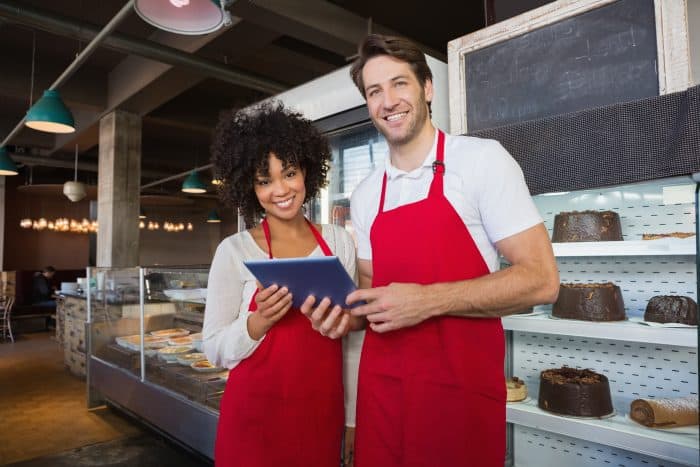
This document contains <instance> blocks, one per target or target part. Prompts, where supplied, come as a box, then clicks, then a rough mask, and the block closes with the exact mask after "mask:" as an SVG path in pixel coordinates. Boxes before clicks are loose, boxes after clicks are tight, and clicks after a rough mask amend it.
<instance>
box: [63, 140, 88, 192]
mask: <svg viewBox="0 0 700 467" xmlns="http://www.w3.org/2000/svg"><path fill="white" fill-rule="evenodd" d="M63 194H64V195H66V197H67V198H68V199H69V200H71V201H72V202H74V203H77V202H78V201H80V200H81V199H83V198H85V195H87V191H85V185H84V184H83V183H82V182H79V181H78V145H77V144H76V145H75V175H74V178H73V181H68V182H66V183H64V184H63Z"/></svg>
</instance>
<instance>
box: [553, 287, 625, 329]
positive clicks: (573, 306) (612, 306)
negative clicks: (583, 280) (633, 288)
mask: <svg viewBox="0 0 700 467" xmlns="http://www.w3.org/2000/svg"><path fill="white" fill-rule="evenodd" d="M552 316H554V317H556V318H563V319H579V320H584V321H624V320H625V319H626V316H625V303H624V301H623V300H622V292H621V291H620V287H618V286H616V285H615V284H613V283H612V282H606V283H604V284H560V285H559V298H557V301H556V302H554V305H553V306H552Z"/></svg>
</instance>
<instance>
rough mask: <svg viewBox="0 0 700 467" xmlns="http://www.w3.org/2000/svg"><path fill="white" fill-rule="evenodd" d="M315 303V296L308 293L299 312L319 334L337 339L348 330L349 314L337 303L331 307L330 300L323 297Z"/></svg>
mask: <svg viewBox="0 0 700 467" xmlns="http://www.w3.org/2000/svg"><path fill="white" fill-rule="evenodd" d="M315 304H316V297H314V296H313V295H309V296H308V297H307V298H306V300H305V301H304V303H303V304H302V305H301V312H302V313H303V314H304V315H305V316H306V317H307V318H309V320H310V321H311V327H312V328H313V329H315V330H316V331H318V332H319V333H320V334H321V335H323V336H326V337H330V338H331V339H338V338H340V337H343V336H344V335H346V334H347V333H348V331H349V330H350V316H349V314H348V313H345V312H344V311H343V309H342V308H341V307H340V306H339V305H335V306H333V307H331V300H330V299H329V298H323V299H322V300H321V301H320V302H318V306H314V305H315Z"/></svg>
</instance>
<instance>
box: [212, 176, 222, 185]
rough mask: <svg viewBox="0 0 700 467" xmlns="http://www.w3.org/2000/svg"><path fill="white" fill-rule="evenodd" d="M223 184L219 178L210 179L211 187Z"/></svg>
mask: <svg viewBox="0 0 700 467" xmlns="http://www.w3.org/2000/svg"><path fill="white" fill-rule="evenodd" d="M223 183H224V182H223V181H222V180H221V179H219V178H216V177H215V178H212V179H211V184H212V185H221V184H223Z"/></svg>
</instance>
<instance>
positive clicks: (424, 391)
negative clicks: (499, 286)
mask: <svg viewBox="0 0 700 467" xmlns="http://www.w3.org/2000/svg"><path fill="white" fill-rule="evenodd" d="M444 146H445V135H444V134H443V133H442V132H439V133H438V144H437V155H436V162H435V163H433V173H434V175H433V181H432V183H431V185H430V191H429V193H428V196H427V198H426V199H424V200H422V201H418V202H415V203H411V204H407V205H405V206H401V207H398V208H396V209H392V210H389V211H387V212H384V195H385V191H386V174H385V175H384V181H383V182H382V193H381V199H380V202H379V211H378V214H377V217H376V219H375V221H374V223H373V225H372V229H371V231H370V241H371V243H372V267H373V281H372V285H373V286H374V287H379V286H384V285H388V284H390V283H391V282H411V283H419V284H432V283H435V282H451V281H459V280H464V279H471V278H475V277H479V276H483V275H485V274H488V273H489V269H488V267H487V266H486V263H485V262H484V259H483V258H482V256H481V253H480V252H479V250H478V248H477V246H476V244H475V243H474V240H473V239H472V237H471V235H470V233H469V231H468V230H467V228H466V227H465V225H464V222H463V221H462V219H461V218H460V217H459V215H458V214H457V212H456V211H455V210H454V208H453V207H452V205H451V204H450V203H449V201H448V200H447V198H445V195H444V193H443V174H444V164H443V160H444ZM504 347H505V344H504V338H503V328H502V326H501V320H500V319H498V318H458V317H439V318H432V319H428V320H426V321H424V322H422V323H420V324H418V325H416V326H413V327H411V328H406V329H401V330H398V331H390V332H387V333H384V334H379V333H376V332H373V331H372V330H371V329H369V328H368V330H367V334H366V336H365V342H364V346H363V349H362V358H361V361H360V375H359V392H358V401H357V432H356V439H355V455H356V457H355V466H356V467H377V466H381V467H391V466H429V467H434V466H445V467H448V466H450V467H451V466H474V467H491V466H493V467H495V466H499V467H502V466H503V464H504V462H505V441H506V433H505V428H506V421H505V413H506V388H505V381H504V376H503V359H504V356H505V355H504V354H505V348H504Z"/></svg>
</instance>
